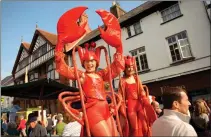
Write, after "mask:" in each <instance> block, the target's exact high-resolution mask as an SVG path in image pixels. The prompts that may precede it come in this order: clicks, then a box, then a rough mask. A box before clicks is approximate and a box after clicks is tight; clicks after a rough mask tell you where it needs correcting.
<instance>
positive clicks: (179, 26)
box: [122, 1, 210, 81]
mask: <svg viewBox="0 0 211 137" xmlns="http://www.w3.org/2000/svg"><path fill="white" fill-rule="evenodd" d="M179 6H180V9H181V13H182V14H183V16H182V17H180V18H177V19H175V20H172V21H170V22H168V23H165V24H163V25H160V24H161V23H162V18H161V15H160V12H158V11H157V12H155V13H153V14H151V15H149V16H147V17H145V18H143V19H141V20H140V24H141V28H142V30H143V33H142V34H140V35H137V36H135V37H132V38H130V39H127V40H126V38H127V37H128V35H127V31H126V29H125V28H123V29H122V41H123V45H124V54H129V51H131V50H133V49H136V48H138V47H141V46H145V49H146V55H147V60H148V65H149V68H150V70H151V72H148V73H145V74H141V79H142V80H143V81H149V80H152V79H158V78H160V77H165V76H169V75H175V74H179V73H183V72H186V71H191V70H196V69H200V68H204V67H207V66H210V23H209V20H208V17H207V15H206V10H205V8H204V5H203V3H202V2H200V1H182V2H181V3H179ZM184 30H186V31H187V36H188V39H189V42H190V47H191V51H192V53H193V56H194V57H195V59H196V60H195V61H193V62H189V63H185V64H181V65H178V66H174V67H170V64H171V63H172V60H171V55H170V51H169V46H168V44H167V42H166V40H165V38H166V37H168V36H171V35H173V34H176V33H179V32H181V31H184ZM133 33H134V32H133V30H132V34H133ZM207 56H208V57H207ZM203 57H207V58H203ZM200 58H203V59H200ZM198 59H199V60H198ZM166 67H168V68H166ZM161 68H165V69H161ZM157 69H161V70H158V71H154V70H157Z"/></svg>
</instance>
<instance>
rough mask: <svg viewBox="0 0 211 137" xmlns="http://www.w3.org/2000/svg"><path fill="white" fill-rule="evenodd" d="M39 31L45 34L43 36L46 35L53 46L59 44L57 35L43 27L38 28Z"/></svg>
mask: <svg viewBox="0 0 211 137" xmlns="http://www.w3.org/2000/svg"><path fill="white" fill-rule="evenodd" d="M37 31H38V32H39V33H40V34H41V35H43V37H45V38H46V39H47V40H48V41H49V42H50V43H51V44H52V45H53V46H55V45H56V44H57V35H56V34H53V33H50V32H47V31H44V30H41V29H37Z"/></svg>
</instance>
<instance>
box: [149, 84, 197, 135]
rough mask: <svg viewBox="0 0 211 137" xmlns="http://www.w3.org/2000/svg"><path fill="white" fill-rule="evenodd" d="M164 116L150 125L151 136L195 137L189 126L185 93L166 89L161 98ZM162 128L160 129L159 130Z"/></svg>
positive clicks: (182, 90) (172, 88) (176, 89)
mask: <svg viewBox="0 0 211 137" xmlns="http://www.w3.org/2000/svg"><path fill="white" fill-rule="evenodd" d="M162 100H163V105H164V114H163V116H161V117H160V118H158V119H157V120H156V121H155V122H154V123H153V125H152V136H197V134H196V132H195V130H194V128H193V127H192V126H191V125H190V124H189V120H190V117H189V116H188V114H189V106H190V105H191V104H190V102H189V100H188V96H187V94H186V91H185V90H184V89H181V88H176V87H168V88H166V89H165V91H164V93H163V96H162ZM161 127H162V128H161Z"/></svg>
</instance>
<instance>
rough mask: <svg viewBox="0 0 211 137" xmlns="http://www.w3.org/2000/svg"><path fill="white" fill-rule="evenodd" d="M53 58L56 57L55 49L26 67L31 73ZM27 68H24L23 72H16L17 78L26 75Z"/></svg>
mask: <svg viewBox="0 0 211 137" xmlns="http://www.w3.org/2000/svg"><path fill="white" fill-rule="evenodd" d="M52 57H54V49H51V50H50V51H48V52H47V53H46V54H44V55H42V56H40V57H39V58H37V59H36V60H34V61H33V62H30V63H29V64H28V65H27V66H26V67H28V71H30V70H32V69H34V68H35V67H37V66H39V65H41V64H42V63H44V62H46V61H48V60H49V59H51V58H52ZM26 67H24V68H22V69H21V70H19V71H18V72H16V73H15V78H18V77H19V76H21V75H23V74H25V71H26Z"/></svg>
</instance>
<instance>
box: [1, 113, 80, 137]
mask: <svg viewBox="0 0 211 137" xmlns="http://www.w3.org/2000/svg"><path fill="white" fill-rule="evenodd" d="M46 117H47V119H46V122H45V123H44V122H42V121H40V120H39V118H38V117H37V116H36V115H35V114H34V113H30V114H29V115H28V120H27V121H26V120H25V119H24V116H23V115H20V116H19V122H18V123H16V122H15V121H11V122H8V123H7V117H6V116H3V117H2V119H1V135H4V136H22V137H26V136H27V137H37V136H42V137H45V136H50V137H51V136H80V132H81V125H80V124H79V123H78V122H76V121H75V120H74V119H73V118H71V117H69V118H68V122H69V123H67V124H66V123H65V122H64V121H63V114H61V113H59V114H56V115H54V116H51V114H47V116H46Z"/></svg>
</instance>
